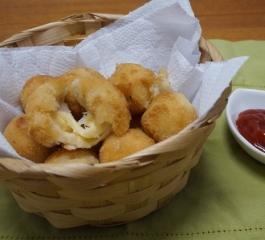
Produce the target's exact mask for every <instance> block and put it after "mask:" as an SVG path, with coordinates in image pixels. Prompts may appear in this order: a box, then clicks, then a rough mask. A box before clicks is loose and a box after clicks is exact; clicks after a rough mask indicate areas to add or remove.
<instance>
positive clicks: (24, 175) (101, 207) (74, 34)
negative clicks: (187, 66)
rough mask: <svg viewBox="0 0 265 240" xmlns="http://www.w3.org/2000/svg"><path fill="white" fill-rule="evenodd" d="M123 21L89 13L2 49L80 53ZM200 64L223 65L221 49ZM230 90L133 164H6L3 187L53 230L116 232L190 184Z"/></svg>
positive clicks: (208, 51) (205, 53)
mask: <svg viewBox="0 0 265 240" xmlns="http://www.w3.org/2000/svg"><path fill="white" fill-rule="evenodd" d="M120 16H121V15H111V14H91V13H84V14H80V15H73V16H70V17H67V18H64V19H62V20H60V21H58V22H55V23H50V24H46V25H43V26H40V27H37V28H34V29H30V30H27V31H23V32H21V33H18V34H16V35H14V36H13V37H11V38H9V39H7V40H6V41H4V42H2V43H0V46H1V47H21V46H40V45H67V46H74V45H75V44H77V43H79V42H80V41H81V40H83V39H84V38H85V37H87V35H89V34H90V33H92V32H94V31H96V30H98V29H99V28H101V27H102V26H105V25H107V24H109V23H111V22H113V21H115V20H116V19H118V18H119V17H120ZM199 45H200V51H201V53H202V54H201V62H205V61H222V57H221V55H220V54H219V52H218V51H217V50H216V49H215V47H214V46H213V45H212V44H210V43H209V42H208V41H207V40H205V39H204V38H201V39H200V42H199ZM230 92H231V86H230V87H228V88H227V89H225V90H224V91H223V93H222V95H221V97H220V98H219V99H218V100H217V102H216V104H215V106H214V107H213V108H212V110H211V111H210V112H209V114H208V115H207V116H206V117H205V118H204V119H203V120H202V121H200V122H199V123H197V124H196V126H195V125H194V124H190V125H189V126H188V127H186V128H185V129H184V130H183V131H181V132H180V133H179V134H177V135H175V136H173V137H171V138H169V139H167V140H165V141H162V142H160V143H158V144H156V145H154V146H152V147H150V148H147V149H145V150H143V151H141V152H139V153H136V154H134V155H131V156H130V157H128V158H126V159H124V160H121V161H118V162H113V163H108V164H98V165H95V166H92V165H84V164H66V165H61V164H35V163H33V162H30V161H21V160H17V159H11V158H4V157H2V158H0V184H1V186H3V187H5V188H7V189H9V190H10V191H11V193H12V194H13V196H14V198H15V199H16V201H17V202H18V204H19V206H20V207H21V208H22V209H23V210H25V211H27V212H32V213H36V214H38V215H40V216H42V217H44V218H46V219H47V220H48V221H49V222H50V223H51V224H52V225H53V226H55V227H58V228H70V227H75V226H81V225H96V226H112V225H117V224H123V223H127V222H130V221H133V220H136V219H139V218H141V217H144V216H146V215H147V214H149V213H151V212H152V211H155V210H156V209H158V208H160V207H161V206H163V205H164V204H166V203H167V202H168V201H169V200H170V199H172V197H173V196H175V195H176V193H178V192H179V191H180V190H181V189H183V187H184V186H185V185H186V183H187V180H188V177H189V173H190V170H191V169H192V168H193V167H194V166H195V165H196V164H197V163H198V161H199V158H200V155H201V152H202V146H203V143H204V142H205V141H206V139H207V137H208V136H209V134H210V133H211V132H212V130H213V129H214V126H215V121H216V119H217V118H218V117H219V116H220V115H221V113H222V111H223V110H224V108H225V106H226V103H227V98H228V95H229V94H230Z"/></svg>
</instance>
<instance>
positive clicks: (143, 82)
mask: <svg viewBox="0 0 265 240" xmlns="http://www.w3.org/2000/svg"><path fill="white" fill-rule="evenodd" d="M109 80H110V82H111V83H112V84H113V85H115V86H117V87H118V88H119V89H120V90H121V92H122V93H123V94H124V95H125V97H126V100H127V101H128V103H129V109H130V112H131V114H132V115H136V114H141V113H143V112H144V111H145V110H146V109H147V107H148V106H149V103H150V101H151V100H152V98H153V97H155V96H156V95H157V94H159V93H160V92H163V91H170V84H169V82H168V80H167V74H166V70H165V69H163V70H161V71H160V72H159V74H158V76H156V75H155V73H154V72H153V71H151V70H150V69H147V68H144V67H143V66H141V65H140V64H134V63H123V64H118V65H117V66H116V69H115V71H114V73H113V74H112V75H111V77H110V79H109Z"/></svg>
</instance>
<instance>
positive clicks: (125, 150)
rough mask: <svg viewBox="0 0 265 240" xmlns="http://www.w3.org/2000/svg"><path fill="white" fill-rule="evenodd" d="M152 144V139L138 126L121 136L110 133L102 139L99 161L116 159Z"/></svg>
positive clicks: (104, 161) (105, 161)
mask: <svg viewBox="0 0 265 240" xmlns="http://www.w3.org/2000/svg"><path fill="white" fill-rule="evenodd" d="M154 144H155V142H154V140H153V139H152V138H150V137H148V136H147V135H146V134H145V133H144V132H143V131H142V130H140V129H138V128H131V129H129V131H127V132H126V133H125V134H124V135H123V136H121V137H118V136H116V135H115V134H113V133H111V134H110V135H109V136H108V137H107V138H106V139H105V140H104V141H103V144H102V147H101V148H100V150H99V162H100V163H107V162H114V161H118V160H120V159H122V158H124V157H127V156H129V155H131V154H133V153H136V152H138V151H140V150H143V149H145V148H147V147H150V146H152V145H154Z"/></svg>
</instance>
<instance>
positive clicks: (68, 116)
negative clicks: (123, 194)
mask: <svg viewBox="0 0 265 240" xmlns="http://www.w3.org/2000/svg"><path fill="white" fill-rule="evenodd" d="M77 72H78V71H77ZM69 92H71V94H73V96H74V97H75V98H76V100H77V102H78V103H79V104H80V105H81V106H82V107H84V108H85V110H86V112H85V113H84V115H83V117H82V118H81V119H80V120H78V121H77V120H76V119H75V118H74V116H73V115H72V113H71V111H70V109H69V108H68V105H67V104H66V103H65V96H66V95H67V93H69ZM26 116H27V121H28V131H29V133H30V134H31V135H32V136H33V137H34V138H35V140H36V141H37V142H39V143H41V144H42V145H44V146H46V147H52V146H55V145H62V146H63V147H64V148H66V149H68V150H73V149H76V148H91V147H92V146H94V145H96V144H97V143H98V142H100V141H101V140H103V139H104V138H105V137H106V136H107V135H108V134H109V133H110V132H111V131H113V132H114V133H115V134H116V135H118V136H121V135H123V134H124V133H125V132H126V131H127V130H128V129H129V124H130V119H131V115H130V112H129V108H128V103H127V101H126V99H125V97H124V95H123V94H122V93H121V92H120V91H119V90H118V89H117V88H116V87H114V86H113V85H112V84H111V83H110V82H109V81H107V80H106V79H100V78H94V77H93V76H91V74H90V73H89V74H84V72H82V73H80V75H79V74H76V76H75V77H70V78H68V77H65V76H64V75H62V76H59V77H55V78H54V79H53V81H50V82H46V83H44V84H42V85H41V86H39V87H38V88H37V89H36V90H35V91H34V92H33V93H32V94H31V95H30V97H29V99H28V104H27V108H26Z"/></svg>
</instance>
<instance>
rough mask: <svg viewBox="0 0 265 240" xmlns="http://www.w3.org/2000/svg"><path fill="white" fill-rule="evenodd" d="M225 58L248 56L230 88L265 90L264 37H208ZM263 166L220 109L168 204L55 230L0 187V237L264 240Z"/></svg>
mask: <svg viewBox="0 0 265 240" xmlns="http://www.w3.org/2000/svg"><path fill="white" fill-rule="evenodd" d="M211 42H212V43H213V44H214V45H215V46H216V47H217V48H218V49H219V51H220V52H221V54H222V55H223V57H224V59H229V58H233V57H237V56H250V58H249V59H248V61H247V62H246V63H245V64H244V66H243V67H242V68H241V69H240V71H239V72H238V74H237V75H236V76H235V78H234V79H233V88H234V89H235V88H238V87H244V88H256V89H264V88H265V81H264V78H265V41H264V42H263V41H242V42H233V43H232V42H228V41H223V40H212V41H211ZM264 199H265V165H263V164H261V163H259V162H258V161H256V160H254V159H253V158H251V157H250V156H249V155H247V154H246V153H245V152H244V151H243V150H242V149H241V147H240V146H239V145H238V144H237V143H236V141H235V140H234V138H233V137H232V135H231V133H230V131H229V129H228V126H227V122H226V116H225V112H224V113H223V114H222V116H221V117H220V118H219V119H218V121H217V126H216V128H215V129H214V131H213V132H212V134H211V135H210V137H209V138H208V140H207V141H206V143H205V145H204V150H203V154H202V156H201V159H200V162H199V164H198V165H197V166H196V167H195V168H193V169H192V171H191V174H190V178H189V181H188V184H187V186H186V187H185V188H184V189H183V190H182V191H181V192H180V193H179V194H177V195H176V196H175V197H174V198H173V199H172V200H171V201H170V202H169V203H168V204H167V205H165V206H164V207H162V208H161V209H159V210H157V211H155V212H153V213H151V214H149V215H148V216H146V217H144V218H142V219H140V220H137V221H135V222H132V223H129V224H126V225H122V226H117V227H110V228H98V227H91V226H84V227H77V228H72V229H56V228H54V227H52V226H51V225H50V224H49V223H48V222H47V221H46V220H45V219H43V218H41V217H39V216H37V215H35V214H31V213H26V212H24V211H23V210H21V209H20V208H19V207H18V205H17V203H16V202H15V200H14V199H13V197H12V195H11V194H10V193H9V191H8V190H6V189H3V188H0V240H2V239H5V240H6V239H58V240H60V239H65V240H66V239H68V240H72V239H75V240H82V239H95V240H99V239H109V240H110V239H117V240H120V239H129V240H135V239H137V240H141V239H150V240H151V239H155V240H160V239H183V240H186V239H193V240H194V239H195V240H197V239H200V240H203V239H213V240H215V239H217V240H218V239H222V240H223V239H227V240H229V239H265V223H264V219H265V201H264Z"/></svg>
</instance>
